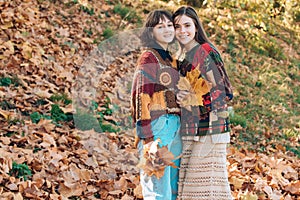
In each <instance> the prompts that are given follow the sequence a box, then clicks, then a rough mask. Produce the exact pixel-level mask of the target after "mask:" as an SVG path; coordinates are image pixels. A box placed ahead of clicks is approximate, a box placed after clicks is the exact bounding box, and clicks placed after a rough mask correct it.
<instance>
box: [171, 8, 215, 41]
mask: <svg viewBox="0 0 300 200" xmlns="http://www.w3.org/2000/svg"><path fill="white" fill-rule="evenodd" d="M182 15H186V16H187V17H190V18H191V19H192V20H193V21H194V24H195V27H196V30H197V32H196V35H195V40H196V41H197V42H198V43H199V44H203V43H206V42H208V43H210V44H211V42H210V40H209V39H208V37H207V35H206V32H205V30H204V28H203V26H202V23H201V21H200V19H199V17H198V14H197V12H196V11H195V10H194V8H192V7H190V6H182V7H180V8H178V9H177V10H176V11H175V12H174V14H173V15H172V19H173V23H174V24H176V21H178V20H179V19H180V17H181V16H182ZM176 17H179V18H177V19H176V21H175V18H176Z"/></svg>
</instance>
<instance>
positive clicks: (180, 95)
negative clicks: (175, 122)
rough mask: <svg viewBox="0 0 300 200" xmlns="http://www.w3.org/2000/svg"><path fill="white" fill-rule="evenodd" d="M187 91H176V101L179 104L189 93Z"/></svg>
mask: <svg viewBox="0 0 300 200" xmlns="http://www.w3.org/2000/svg"><path fill="white" fill-rule="evenodd" d="M189 93H190V92H189V91H185V90H181V91H179V92H178V93H177V95H176V97H177V100H176V102H177V103H178V104H179V105H181V103H182V101H183V100H184V99H185V98H186V96H187V95H188V94H189Z"/></svg>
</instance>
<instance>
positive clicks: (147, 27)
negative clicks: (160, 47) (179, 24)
mask: <svg viewBox="0 0 300 200" xmlns="http://www.w3.org/2000/svg"><path fill="white" fill-rule="evenodd" d="M166 18H167V19H169V20H170V21H171V22H173V19H172V14H171V13H170V12H169V11H167V10H161V9H157V10H153V11H152V12H150V13H149V14H148V16H147V19H146V21H145V24H144V26H143V29H142V33H141V36H140V39H141V42H142V46H143V47H154V46H156V44H157V43H156V40H155V38H154V37H153V28H154V27H155V26H156V25H157V24H159V22H160V20H162V21H164V20H165V19H166Z"/></svg>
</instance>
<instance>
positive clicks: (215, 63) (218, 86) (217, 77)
mask: <svg viewBox="0 0 300 200" xmlns="http://www.w3.org/2000/svg"><path fill="white" fill-rule="evenodd" d="M195 60H196V62H197V63H198V66H199V67H200V71H201V75H203V77H204V78H205V79H206V80H207V81H208V82H210V83H211V85H212V88H211V90H210V94H209V96H208V95H206V96H204V101H207V102H209V101H211V109H212V110H218V109H219V108H223V107H224V105H226V104H227V102H228V101H229V100H231V99H232V98H233V92H232V86H231V83H230V81H229V78H228V75H227V73H226V70H225V67H224V62H223V60H222V58H221V56H220V54H219V52H218V51H217V50H216V49H215V48H214V47H213V46H212V45H210V44H208V43H205V44H203V45H202V47H201V48H199V51H198V52H197V53H196V59H195ZM195 60H194V61H195ZM194 66H197V64H196V63H195V64H194ZM204 104H207V103H204Z"/></svg>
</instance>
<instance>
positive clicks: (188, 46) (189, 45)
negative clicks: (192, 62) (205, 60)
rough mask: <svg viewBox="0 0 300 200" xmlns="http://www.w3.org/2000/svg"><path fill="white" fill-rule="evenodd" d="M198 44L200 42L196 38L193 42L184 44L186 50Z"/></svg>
mask: <svg viewBox="0 0 300 200" xmlns="http://www.w3.org/2000/svg"><path fill="white" fill-rule="evenodd" d="M197 44H198V42H197V41H196V40H192V41H191V42H189V43H188V44H186V45H184V49H185V51H187V52H188V51H190V50H191V49H192V48H194V47H195V46H196V45H197Z"/></svg>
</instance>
